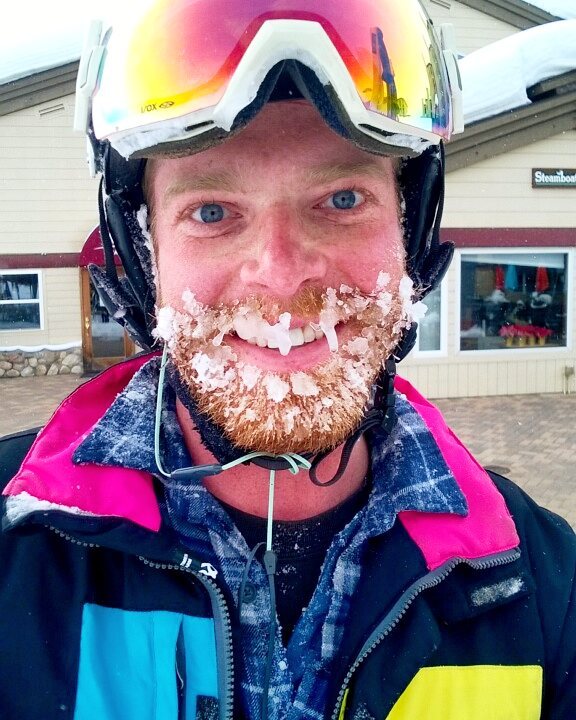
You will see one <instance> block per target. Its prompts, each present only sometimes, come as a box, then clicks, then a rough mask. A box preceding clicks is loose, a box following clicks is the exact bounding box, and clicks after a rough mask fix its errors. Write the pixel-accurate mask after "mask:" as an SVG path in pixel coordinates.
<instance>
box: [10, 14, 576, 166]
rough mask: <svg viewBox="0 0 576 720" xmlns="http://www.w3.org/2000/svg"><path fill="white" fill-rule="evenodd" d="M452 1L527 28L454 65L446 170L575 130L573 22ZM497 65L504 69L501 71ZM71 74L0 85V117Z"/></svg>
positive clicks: (61, 71)
mask: <svg viewBox="0 0 576 720" xmlns="http://www.w3.org/2000/svg"><path fill="white" fill-rule="evenodd" d="M458 1H459V2H462V3H464V4H467V5H470V6H474V8H475V9H482V10H483V11H484V12H486V13H489V14H493V15H494V14H495V13H496V12H497V11H501V12H504V11H506V12H507V13H515V14H516V17H517V22H520V21H522V22H528V21H530V22H532V23H533V24H532V25H531V26H530V27H531V28H533V29H529V30H528V31H527V32H526V33H519V34H514V35H512V36H510V37H509V38H505V39H504V40H500V41H498V42H497V43H493V44H492V45H490V46H488V48H482V49H480V50H478V51H476V52H474V53H470V54H469V55H468V56H467V57H466V58H464V59H463V60H462V61H461V68H462V75H463V78H464V80H465V81H467V82H466V86H467V87H469V88H471V90H470V91H469V92H468V93H466V94H465V113H466V115H467V120H468V122H467V126H466V130H465V132H464V133H463V134H462V135H460V136H456V137H455V138H454V139H453V140H452V141H451V142H450V143H449V144H448V145H447V152H446V155H447V168H448V171H451V170H456V169H459V168H462V167H465V166H468V165H470V164H473V163H475V162H478V161H480V160H483V159H486V158H489V157H493V156H494V155H498V154H500V153H504V152H507V151H509V150H511V149H515V148H517V147H522V146H524V145H527V144H529V143H531V142H535V141H537V140H542V139H545V138H547V137H551V136H553V135H556V134H558V133H560V132H563V131H566V130H576V47H574V48H572V49H570V48H571V46H570V37H571V36H570V33H571V32H572V28H573V27H575V26H576V20H572V21H564V22H558V23H553V25H548V23H549V22H550V21H551V20H554V17H553V16H552V15H550V14H548V13H546V12H544V11H541V10H539V9H538V8H535V7H534V6H532V5H530V4H529V3H527V2H524V1H523V0H458ZM484 6H485V7H484ZM542 25H545V26H542ZM556 27H558V28H559V30H563V32H560V35H561V37H562V39H563V43H564V45H565V44H566V40H568V45H567V46H566V47H568V55H569V57H568V58H566V54H567V53H566V52H563V49H562V48H563V47H564V45H563V44H562V43H560V42H559V41H558V39H557V38H558V37H559V35H558V32H557V31H556V29H555V28H556ZM535 48H538V52H537V53H536V52H535ZM514 54H516V55H514ZM502 67H507V68H508V72H507V73H505V74H503V73H502ZM77 71H78V61H72V62H68V63H65V64H61V65H58V66H57V67H52V68H49V69H44V70H42V71H39V72H35V73H33V74H31V75H27V76H25V77H21V78H18V79H15V80H12V81H9V82H6V83H4V84H0V115H6V114H8V113H12V112H15V111H17V110H22V109H25V108H27V107H32V106H34V105H39V104H41V103H45V102H50V101H52V100H58V99H60V98H62V97H64V96H66V95H71V94H73V93H74V91H75V79H76V74H77ZM505 92H508V94H507V95H506V94H505ZM483 98H485V99H483ZM494 98H497V102H494ZM491 103H492V104H491ZM470 120H472V122H470Z"/></svg>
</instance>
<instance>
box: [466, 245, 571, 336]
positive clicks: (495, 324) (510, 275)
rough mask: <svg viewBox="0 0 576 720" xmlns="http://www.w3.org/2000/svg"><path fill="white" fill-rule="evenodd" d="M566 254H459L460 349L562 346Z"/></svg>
mask: <svg viewBox="0 0 576 720" xmlns="http://www.w3.org/2000/svg"><path fill="white" fill-rule="evenodd" d="M567 267H568V256H567V254H566V253H554V252H532V253H528V252H517V253H515V252H493V251H490V252H486V253H480V252H475V253H473V252H465V251H463V252H462V255H461V286H460V349H461V350H503V349H510V350H513V349H515V348H524V347H542V346H555V347H562V346H565V345H566V308H567V276H568V273H567Z"/></svg>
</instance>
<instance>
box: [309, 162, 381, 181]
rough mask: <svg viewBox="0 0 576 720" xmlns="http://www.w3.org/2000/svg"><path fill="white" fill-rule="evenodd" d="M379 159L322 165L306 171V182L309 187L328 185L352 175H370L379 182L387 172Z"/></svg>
mask: <svg viewBox="0 0 576 720" xmlns="http://www.w3.org/2000/svg"><path fill="white" fill-rule="evenodd" d="M378 159H379V158H376V157H375V158H368V159H366V160H359V161H356V162H347V163H335V164H334V163H330V164H329V165H320V166H319V167H316V168H312V169H310V170H308V171H306V180H307V182H308V184H309V185H322V184H328V183H331V182H334V181H335V180H341V179H342V178H345V177H349V176H351V175H370V176H372V177H374V178H376V179H377V180H382V179H383V178H384V173H385V170H384V168H383V167H382V165H381V164H380V163H379V162H378Z"/></svg>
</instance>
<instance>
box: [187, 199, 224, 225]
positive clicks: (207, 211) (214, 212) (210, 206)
mask: <svg viewBox="0 0 576 720" xmlns="http://www.w3.org/2000/svg"><path fill="white" fill-rule="evenodd" d="M192 217H193V218H194V220H198V221H199V222H203V223H217V222H220V221H221V220H224V218H225V217H226V210H225V209H224V208H223V207H222V205H219V204H218V203H206V204H205V205H201V206H200V207H199V208H198V209H197V210H194V212H193V213H192Z"/></svg>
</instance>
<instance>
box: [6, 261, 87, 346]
mask: <svg viewBox="0 0 576 720" xmlns="http://www.w3.org/2000/svg"><path fill="white" fill-rule="evenodd" d="M40 274H41V276H42V285H43V298H42V299H43V310H44V329H43V330H20V331H15V332H0V348H2V347H14V346H36V345H64V344H76V345H80V343H81V339H82V330H81V318H80V280H79V270H78V268H62V269H53V270H52V269H50V270H41V271H40Z"/></svg>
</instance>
